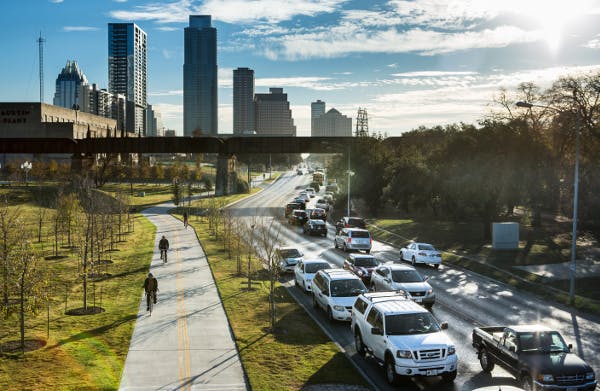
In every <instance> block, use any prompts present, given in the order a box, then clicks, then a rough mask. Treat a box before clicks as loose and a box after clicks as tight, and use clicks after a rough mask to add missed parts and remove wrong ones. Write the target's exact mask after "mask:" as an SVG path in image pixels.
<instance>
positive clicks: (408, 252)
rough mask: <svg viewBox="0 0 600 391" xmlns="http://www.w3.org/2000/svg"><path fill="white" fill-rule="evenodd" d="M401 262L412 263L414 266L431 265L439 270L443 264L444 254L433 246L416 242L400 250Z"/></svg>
mask: <svg viewBox="0 0 600 391" xmlns="http://www.w3.org/2000/svg"><path fill="white" fill-rule="evenodd" d="M400 260H401V261H407V262H410V263H412V265H413V266H415V265H416V264H417V263H424V264H429V265H433V267H435V268H436V269H437V268H438V267H440V264H441V263H442V253H441V252H439V251H438V250H436V248H435V247H433V246H432V245H431V244H428V243H417V242H415V243H411V244H409V245H408V246H406V247H403V248H401V249H400Z"/></svg>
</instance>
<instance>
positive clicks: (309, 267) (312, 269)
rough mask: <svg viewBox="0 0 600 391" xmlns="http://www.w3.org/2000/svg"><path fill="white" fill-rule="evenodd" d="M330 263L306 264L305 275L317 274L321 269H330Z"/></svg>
mask: <svg viewBox="0 0 600 391" xmlns="http://www.w3.org/2000/svg"><path fill="white" fill-rule="evenodd" d="M329 268H330V266H329V264H328V263H307V264H304V273H316V272H318V271H319V270H321V269H329Z"/></svg>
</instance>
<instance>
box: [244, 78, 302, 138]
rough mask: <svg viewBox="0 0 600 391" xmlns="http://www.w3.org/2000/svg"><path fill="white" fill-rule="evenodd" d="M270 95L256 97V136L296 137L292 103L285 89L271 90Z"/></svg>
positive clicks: (257, 95)
mask: <svg viewBox="0 0 600 391" xmlns="http://www.w3.org/2000/svg"><path fill="white" fill-rule="evenodd" d="M269 92H270V93H269V94H256V95H254V113H255V114H254V115H255V116H256V125H255V130H256V134H258V135H264V136H267V135H268V136H295V135H296V126H295V125H294V119H293V118H292V110H290V102H288V100H287V94H284V93H283V88H269Z"/></svg>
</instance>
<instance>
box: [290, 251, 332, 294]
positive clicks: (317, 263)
mask: <svg viewBox="0 0 600 391" xmlns="http://www.w3.org/2000/svg"><path fill="white" fill-rule="evenodd" d="M330 268H331V265H330V264H329V263H328V262H327V261H325V260H323V259H302V260H300V261H298V263H297V264H296V267H294V285H296V286H297V287H299V288H302V290H303V291H304V292H310V289H311V287H310V283H311V281H312V279H313V277H314V276H315V273H316V272H318V271H319V270H321V269H330Z"/></svg>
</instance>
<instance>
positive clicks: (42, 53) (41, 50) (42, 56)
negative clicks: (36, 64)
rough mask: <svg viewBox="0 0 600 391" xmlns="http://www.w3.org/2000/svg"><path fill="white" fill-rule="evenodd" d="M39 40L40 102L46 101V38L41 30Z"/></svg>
mask: <svg viewBox="0 0 600 391" xmlns="http://www.w3.org/2000/svg"><path fill="white" fill-rule="evenodd" d="M37 42H38V45H39V49H40V103H44V42H46V40H45V39H44V37H42V32H41V31H40V37H39V38H38V39H37Z"/></svg>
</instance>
